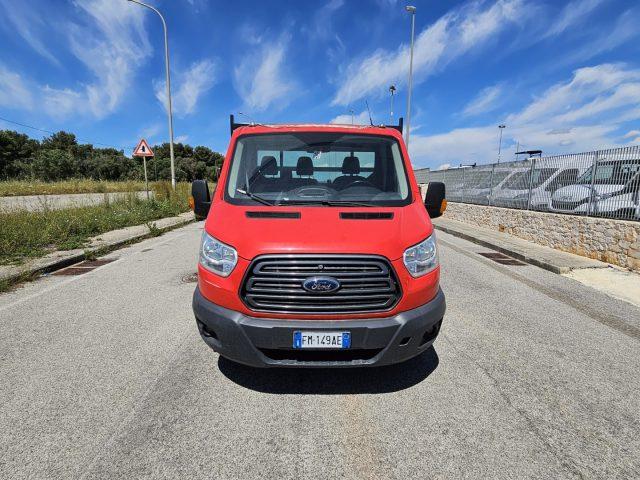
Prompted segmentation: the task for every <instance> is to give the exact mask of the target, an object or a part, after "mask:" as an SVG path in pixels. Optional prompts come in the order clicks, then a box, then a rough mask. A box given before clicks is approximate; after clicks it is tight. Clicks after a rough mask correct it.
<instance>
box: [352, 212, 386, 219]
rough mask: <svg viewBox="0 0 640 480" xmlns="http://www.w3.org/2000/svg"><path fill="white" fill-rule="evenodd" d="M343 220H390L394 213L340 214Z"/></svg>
mask: <svg viewBox="0 0 640 480" xmlns="http://www.w3.org/2000/svg"><path fill="white" fill-rule="evenodd" d="M340 218H342V219H343V220H390V219H392V218H393V213H392V212H340Z"/></svg>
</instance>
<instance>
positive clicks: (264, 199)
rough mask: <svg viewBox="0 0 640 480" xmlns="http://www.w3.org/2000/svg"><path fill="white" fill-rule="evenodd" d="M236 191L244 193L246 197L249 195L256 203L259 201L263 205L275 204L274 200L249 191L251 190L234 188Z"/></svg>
mask: <svg viewBox="0 0 640 480" xmlns="http://www.w3.org/2000/svg"><path fill="white" fill-rule="evenodd" d="M236 192H238V193H241V194H243V195H246V196H247V197H249V198H250V199H251V200H255V201H256V202H258V203H261V204H263V205H269V206H270V207H273V206H275V204H276V203H275V202H272V201H271V200H268V199H266V198H264V197H261V196H260V195H256V194H255V193H251V192H247V191H246V190H242V189H240V188H236Z"/></svg>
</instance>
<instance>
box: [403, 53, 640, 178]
mask: <svg viewBox="0 0 640 480" xmlns="http://www.w3.org/2000/svg"><path fill="white" fill-rule="evenodd" d="M638 119H640V69H630V68H628V67H626V66H625V65H621V64H602V65H597V66H594V67H585V68H581V69H578V70H576V71H575V72H574V73H573V76H572V78H571V79H570V80H569V81H566V82H559V83H557V84H555V85H553V86H551V87H550V88H548V89H547V90H546V91H545V92H543V93H542V94H541V95H540V96H539V97H537V98H535V99H534V100H533V101H531V102H530V103H529V104H528V105H526V106H525V107H524V108H523V109H522V110H520V111H519V112H515V113H512V114H511V115H509V116H507V119H506V122H505V124H506V125H507V129H506V130H505V131H504V136H503V144H502V145H503V159H504V158H506V157H509V156H510V155H512V154H513V152H514V151H515V150H514V149H515V146H516V142H517V141H519V142H520V144H521V145H520V146H521V148H522V147H525V146H526V147H527V148H540V149H542V150H543V151H544V152H547V153H549V154H554V153H567V152H580V151H588V150H595V149H599V148H605V147H610V146H616V145H625V144H629V143H631V142H634V141H637V140H638V138H637V137H639V136H640V135H636V133H640V132H637V131H634V130H632V131H629V132H628V133H627V134H626V135H623V134H619V133H618V130H619V128H620V125H621V124H622V123H623V122H625V121H630V120H638ZM498 135H499V132H498V128H497V125H488V126H484V127H475V128H459V129H455V130H452V131H450V132H447V133H442V134H436V135H429V136H426V135H413V136H412V137H411V143H410V149H411V155H412V160H413V163H414V164H416V165H435V164H437V163H448V162H451V163H454V164H458V163H473V162H478V163H489V162H493V161H495V159H496V158H497V150H498Z"/></svg>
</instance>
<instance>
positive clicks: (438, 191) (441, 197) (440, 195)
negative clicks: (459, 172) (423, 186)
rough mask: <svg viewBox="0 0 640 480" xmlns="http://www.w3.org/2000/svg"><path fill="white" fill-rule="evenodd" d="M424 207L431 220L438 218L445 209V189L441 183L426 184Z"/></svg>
mask: <svg viewBox="0 0 640 480" xmlns="http://www.w3.org/2000/svg"><path fill="white" fill-rule="evenodd" d="M424 206H425V208H426V209H427V213H428V214H429V216H430V217H431V218H437V217H440V216H441V215H442V214H443V213H444V211H445V209H446V208H447V200H446V189H445V185H444V183H442V182H429V183H427V193H425V195H424Z"/></svg>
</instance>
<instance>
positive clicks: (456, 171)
mask: <svg viewBox="0 0 640 480" xmlns="http://www.w3.org/2000/svg"><path fill="white" fill-rule="evenodd" d="M415 173H416V177H417V179H418V182H419V183H426V182H430V181H439V182H444V183H445V185H446V188H447V199H448V200H450V201H453V202H463V203H474V204H477V205H489V206H497V207H508V208H517V209H525V210H538V211H550V212H555V213H567V214H573V215H588V216H600V217H607V218H616V219H625V220H637V221H638V220H640V146H632V147H624V148H615V149H608V150H598V151H593V152H585V153H573V154H567V155H556V156H551V157H541V158H537V157H531V158H527V159H526V160H521V161H515V162H506V163H494V164H488V165H480V166H477V167H461V168H450V169H447V170H435V171H429V170H416V172H415Z"/></svg>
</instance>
